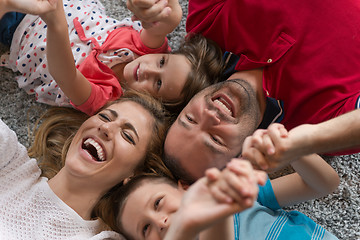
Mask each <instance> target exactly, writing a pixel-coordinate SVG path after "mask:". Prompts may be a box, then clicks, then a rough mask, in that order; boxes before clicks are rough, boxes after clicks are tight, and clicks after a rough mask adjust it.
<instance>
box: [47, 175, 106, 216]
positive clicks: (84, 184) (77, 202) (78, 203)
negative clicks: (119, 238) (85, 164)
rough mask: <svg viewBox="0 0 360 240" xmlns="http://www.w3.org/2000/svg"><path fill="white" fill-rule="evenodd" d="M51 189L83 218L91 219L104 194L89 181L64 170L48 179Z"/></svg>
mask: <svg viewBox="0 0 360 240" xmlns="http://www.w3.org/2000/svg"><path fill="white" fill-rule="evenodd" d="M48 183H49V186H50V188H51V190H53V192H54V193H55V194H56V195H57V196H58V197H59V198H60V199H61V200H62V201H63V202H65V203H66V204H67V205H68V206H69V207H71V208H72V209H73V210H74V211H75V212H77V213H78V214H79V215H80V216H81V217H82V218H83V219H85V220H90V219H91V211H92V209H93V208H94V206H95V204H96V203H97V202H98V201H99V199H100V198H101V196H102V194H103V193H102V192H100V191H97V190H96V189H95V188H94V187H92V186H90V185H89V184H88V181H87V180H86V179H85V180H79V179H78V178H74V177H71V176H69V175H67V174H66V173H65V172H64V171H61V170H60V172H59V173H58V174H56V175H55V176H54V177H53V178H52V179H50V180H49V181H48Z"/></svg>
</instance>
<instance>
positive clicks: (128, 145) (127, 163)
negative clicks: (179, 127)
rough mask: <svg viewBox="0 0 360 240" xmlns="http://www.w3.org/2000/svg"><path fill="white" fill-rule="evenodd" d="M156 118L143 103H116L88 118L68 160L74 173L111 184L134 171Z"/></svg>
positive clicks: (96, 182) (100, 184)
mask: <svg viewBox="0 0 360 240" xmlns="http://www.w3.org/2000/svg"><path fill="white" fill-rule="evenodd" d="M153 125H154V118H153V117H152V115H151V114H150V113H149V112H148V111H147V110H145V109H144V108H143V107H142V106H141V105H139V104H137V103H135V102H132V101H124V102H120V103H115V104H113V105H111V106H109V107H108V108H106V109H104V110H102V111H101V112H99V113H98V114H96V115H94V116H92V117H90V118H89V119H88V120H87V121H85V122H84V123H83V124H82V125H81V127H80V129H79V131H78V132H77V133H76V135H75V137H74V139H73V141H72V143H71V145H70V148H69V151H68V153H67V156H66V160H65V169H66V171H67V172H68V173H69V174H71V175H72V176H74V177H78V178H83V179H88V181H93V183H94V187H96V186H98V187H100V188H102V189H106V188H111V187H112V186H114V185H116V184H117V183H119V182H121V181H122V180H124V179H125V178H127V177H129V176H131V175H132V173H133V171H134V169H135V168H136V167H137V166H138V164H140V163H141V162H142V161H143V159H144V157H145V153H146V149H147V147H148V144H149V142H150V138H151V134H152V129H153Z"/></svg>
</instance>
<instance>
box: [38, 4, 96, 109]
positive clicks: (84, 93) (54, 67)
mask: <svg viewBox="0 0 360 240" xmlns="http://www.w3.org/2000/svg"><path fill="white" fill-rule="evenodd" d="M41 17H42V18H43V20H44V21H45V22H46V24H47V43H46V44H47V52H46V56H47V61H48V67H49V72H50V74H51V76H52V77H53V78H54V79H55V81H56V83H57V84H58V85H59V87H60V88H61V90H62V91H63V92H64V93H65V95H66V96H67V97H68V98H69V99H70V100H71V101H72V102H73V103H74V104H76V105H80V104H82V103H83V102H85V101H86V100H87V98H88V97H89V95H90V91H91V86H90V83H88V81H87V80H86V79H85V77H83V76H82V74H81V73H80V72H79V71H78V70H77V69H76V66H75V64H74V56H73V54H72V50H71V46H70V40H69V33H68V24H67V21H66V17H65V13H64V8H63V6H62V1H59V2H58V6H57V9H56V11H55V12H53V13H51V14H44V15H42V16H41Z"/></svg>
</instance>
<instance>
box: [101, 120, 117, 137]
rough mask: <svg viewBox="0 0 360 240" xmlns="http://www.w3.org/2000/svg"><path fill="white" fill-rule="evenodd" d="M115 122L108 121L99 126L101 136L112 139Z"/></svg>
mask: <svg viewBox="0 0 360 240" xmlns="http://www.w3.org/2000/svg"><path fill="white" fill-rule="evenodd" d="M114 125H115V123H114V122H106V123H103V124H101V125H100V126H99V131H100V134H101V135H100V136H101V137H104V138H105V139H106V140H108V139H111V138H112V137H113V132H114V131H113V129H114V127H115V126H114Z"/></svg>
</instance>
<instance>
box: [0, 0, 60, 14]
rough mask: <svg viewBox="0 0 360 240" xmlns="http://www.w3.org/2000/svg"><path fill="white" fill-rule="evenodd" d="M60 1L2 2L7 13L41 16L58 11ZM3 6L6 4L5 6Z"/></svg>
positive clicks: (24, 0) (16, 0)
mask: <svg viewBox="0 0 360 240" xmlns="http://www.w3.org/2000/svg"><path fill="white" fill-rule="evenodd" d="M57 1H58V0H8V1H5V2H3V1H1V4H0V6H1V8H3V9H6V12H21V13H26V14H33V15H41V14H43V13H46V12H51V11H54V10H55V9H56V5H57ZM3 4H5V5H4V6H3Z"/></svg>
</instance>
